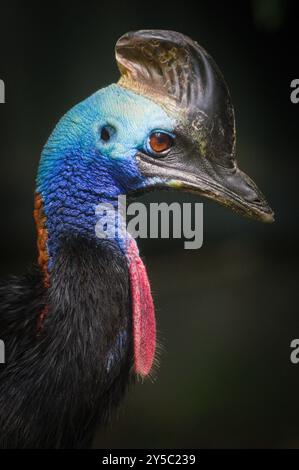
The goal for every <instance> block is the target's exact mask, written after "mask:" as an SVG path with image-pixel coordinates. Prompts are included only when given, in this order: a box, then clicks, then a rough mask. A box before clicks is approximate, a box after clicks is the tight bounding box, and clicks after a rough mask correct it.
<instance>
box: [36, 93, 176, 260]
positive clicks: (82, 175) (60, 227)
mask: <svg viewBox="0 0 299 470" xmlns="http://www.w3.org/2000/svg"><path fill="white" fill-rule="evenodd" d="M107 125H108V126H110V127H111V130H113V132H111V137H110V139H109V141H107V142H105V141H104V140H103V139H102V138H101V130H102V128H103V126H107ZM174 127H175V120H174V119H173V118H171V117H170V116H169V115H168V114H167V113H166V112H165V111H164V110H163V109H162V108H161V107H160V106H158V105H157V104H155V103H154V102H153V101H150V100H148V99H146V98H144V97H142V96H139V95H137V94H135V93H133V92H131V91H129V90H126V89H124V88H122V87H120V86H118V85H110V86H108V87H107V88H104V89H102V90H100V91H98V92H96V93H95V94H93V95H92V96H90V97H89V98H87V99H86V100H85V101H83V102H82V103H79V104H78V105H77V106H75V107H74V108H72V109H71V110H70V111H69V112H68V113H67V114H66V115H65V116H64V117H63V118H62V119H61V120H60V122H59V123H58V124H57V126H56V128H55V129H54V131H53V133H52V135H51V136H50V138H49V140H48V142H47V144H46V146H45V148H44V150H43V152H42V156H41V161H40V166H39V170H38V175H37V193H39V194H40V195H41V196H42V199H43V205H44V212H45V215H46V218H47V221H46V228H47V231H48V246H47V248H48V254H49V259H50V262H49V269H51V264H52V263H53V261H54V259H55V254H56V252H57V249H58V248H59V243H60V240H61V238H62V237H63V236H64V235H65V234H68V233H70V234H75V235H82V236H84V237H87V238H93V239H95V240H96V238H95V225H96V222H97V219H98V217H97V216H96V215H95V208H96V206H97V205H98V204H99V203H100V202H109V203H112V204H113V205H116V204H117V197H118V196H119V195H121V194H127V193H129V192H132V191H135V190H139V189H142V188H144V187H146V186H147V185H149V184H151V183H153V180H150V179H149V178H145V177H144V176H143V175H142V174H141V173H140V171H139V169H138V167H137V164H136V160H135V156H136V153H137V152H138V150H142V149H144V148H145V146H146V142H147V138H148V136H149V134H150V133H151V132H152V131H153V130H164V131H167V132H170V133H171V132H173V129H174ZM155 182H158V181H157V179H155ZM161 182H162V180H161ZM118 242H119V243H120V245H121V241H120V240H118Z"/></svg>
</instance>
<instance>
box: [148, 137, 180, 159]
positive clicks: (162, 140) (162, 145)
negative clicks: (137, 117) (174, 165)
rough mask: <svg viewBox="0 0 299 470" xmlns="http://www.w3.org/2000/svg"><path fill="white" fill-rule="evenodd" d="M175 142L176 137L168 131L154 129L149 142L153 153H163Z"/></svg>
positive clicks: (149, 147)
mask: <svg viewBox="0 0 299 470" xmlns="http://www.w3.org/2000/svg"><path fill="white" fill-rule="evenodd" d="M173 144H174V137H173V136H172V135H171V134H168V133H167V132H162V131H154V132H152V133H151V134H150V136H149V138H148V142H147V147H148V150H149V151H150V152H151V153H155V154H160V155H163V154H165V153H167V152H168V150H169V149H170V148H171V147H172V146H173Z"/></svg>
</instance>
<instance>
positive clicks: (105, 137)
mask: <svg viewBox="0 0 299 470" xmlns="http://www.w3.org/2000/svg"><path fill="white" fill-rule="evenodd" d="M113 134H115V128H114V127H112V126H108V125H107V126H103V127H102V128H101V140H102V141H103V142H109V140H110V139H111V137H112V136H113Z"/></svg>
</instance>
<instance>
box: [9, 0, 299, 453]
mask: <svg viewBox="0 0 299 470" xmlns="http://www.w3.org/2000/svg"><path fill="white" fill-rule="evenodd" d="M0 18H1V28H0V78H1V79H2V80H4V81H5V84H6V101H7V103H6V104H5V105H0V214H1V217H0V220H1V231H0V237H1V239H0V241H1V244H0V259H1V265H0V274H1V276H2V277H4V276H6V275H8V274H10V273H21V272H22V271H24V270H25V269H26V266H27V265H28V264H29V263H31V262H32V261H33V260H34V259H35V256H36V250H35V228H34V224H33V220H32V200H33V196H32V195H33V191H34V184H35V183H34V178H35V172H36V168H37V165H38V161H39V155H40V152H41V149H42V147H43V145H44V143H45V141H46V139H47V137H48V136H49V134H50V132H51V130H52V128H53V126H54V124H55V123H56V121H57V120H58V119H59V118H60V117H61V115H62V114H63V113H64V112H66V111H67V110H68V109H69V108H70V107H71V106H73V105H74V104H76V103H77V102H79V101H81V100H82V99H84V98H86V97H87V96H88V95H90V94H91V93H93V92H94V91H96V90H97V89H99V88H101V87H103V86H105V85H107V84H109V83H111V82H114V81H117V79H118V72H117V67H116V65H115V61H114V44H115V42H116V40H117V39H118V37H119V36H121V35H122V34H123V33H125V32H127V31H129V30H136V29H144V28H161V29H173V30H177V31H181V32H183V33H185V34H188V35H189V36H191V37H192V38H193V39H195V40H197V41H198V42H199V43H200V44H201V45H203V46H204V47H205V48H206V49H207V50H208V51H209V53H210V54H211V55H212V56H213V57H214V59H215V60H216V62H217V63H218V65H219V66H220V68H221V70H222V72H223V74H224V76H225V78H226V81H227V83H228V84H229V87H230V90H231V94H232V98H233V102H234V105H235V110H236V121H237V136H238V155H239V157H238V159H239V164H240V166H241V168H243V169H244V170H246V172H247V173H248V174H249V175H250V176H251V177H253V178H254V180H256V182H257V183H258V185H259V186H260V187H261V189H262V190H263V192H264V193H265V195H266V196H267V199H268V200H269V202H270V204H271V206H272V207H273V208H274V210H275V213H276V222H275V224H273V225H263V224H261V223H258V222H253V221H250V220H247V219H243V218H241V217H239V216H237V215H235V214H232V213H230V212H229V211H227V210H226V209H224V208H222V207H218V206H216V205H215V204H213V203H211V202H208V201H206V200H205V201H203V202H204V245H203V247H202V248H201V249H200V250H198V251H191V250H184V249H183V243H182V242H180V243H178V242H172V241H171V240H160V241H154V240H146V241H142V243H140V245H141V249H142V253H143V254H144V256H145V259H146V262H147V266H148V271H149V276H150V278H151V281H152V287H153V292H154V296H155V302H156V309H157V320H158V328H159V332H160V341H161V343H162V345H163V351H162V354H161V358H160V367H159V370H158V371H157V373H156V374H155V379H154V381H153V382H151V381H146V382H145V383H144V384H141V383H139V384H137V386H136V387H135V388H133V389H132V390H131V391H130V393H129V395H128V397H127V400H126V402H125V404H124V406H123V407H122V409H121V411H120V414H119V418H118V420H115V421H114V422H113V424H112V425H111V426H110V427H109V428H108V429H107V430H106V431H103V432H100V433H99V435H98V437H97V440H96V443H95V446H96V447H110V448H113V447H124V448H126V447H131V448H136V447H154V448H155V447H157V448H159V447H170V448H171V447H181V448H183V447H209V448H213V447H299V400H298V396H299V364H298V365H297V366H296V365H293V364H291V362H290V359H289V356H290V352H291V349H290V342H291V340H292V339H293V338H298V337H299V312H298V288H299V286H298V267H297V265H298V262H299V250H298V242H297V237H298V236H297V230H298V206H297V203H298V187H299V184H298V181H297V179H298V159H299V155H298V117H299V104H298V105H295V104H292V103H291V101H290V91H291V90H290V82H291V80H293V79H294V78H299V64H298V56H299V54H298V52H299V47H298V43H299V32H298V29H297V28H298V7H297V6H296V2H292V1H287V0H255V1H242V2H230V1H223V2H216V1H214V0H210V1H199V0H198V1H196V2H194V3H190V2H188V1H186V0H184V2H176V3H174V2H171V3H167V2H159V3H155V2H154V1H151V2H146V1H140V0H139V1H135V2H129V1H128V2H120V1H116V0H114V1H113V2H101V1H93V2H81V3H80V4H76V3H72V2H64V3H62V4H58V5H57V4H55V2H48V3H40V4H37V3H36V5H35V6H34V7H33V6H31V7H30V4H29V3H28V2H17V1H10V2H9V3H7V4H5V2H1V6H0ZM151 200H155V201H160V200H165V201H170V200H180V201H186V202H187V201H190V200H194V199H192V198H191V197H188V196H184V195H181V194H179V193H171V194H170V193H167V194H164V193H157V194H154V195H152V196H151ZM66 398H67V397H66Z"/></svg>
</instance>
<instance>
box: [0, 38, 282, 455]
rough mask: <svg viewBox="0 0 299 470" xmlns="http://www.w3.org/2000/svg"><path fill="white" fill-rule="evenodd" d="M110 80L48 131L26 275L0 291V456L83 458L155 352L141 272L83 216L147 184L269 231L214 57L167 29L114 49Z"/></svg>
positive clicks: (93, 217) (129, 250) (124, 241)
mask: <svg viewBox="0 0 299 470" xmlns="http://www.w3.org/2000/svg"><path fill="white" fill-rule="evenodd" d="M116 60H117V63H118V66H119V70H120V73H121V78H120V80H119V82H118V84H112V85H110V86H107V87H106V88H104V89H101V90H99V91H98V92H96V93H95V94H93V95H92V96H90V97H89V98H88V99H86V100H85V101H83V102H82V103H80V104H78V105H77V106H75V107H74V108H73V109H71V110H70V111H69V112H68V113H67V114H66V115H65V116H64V117H63V118H62V119H61V120H60V122H59V123H58V124H57V126H56V127H55V129H54V131H53V133H52V135H51V136H50V138H49V140H48V142H47V143H46V145H45V148H44V150H43V152H42V155H41V160H40V165H39V170H38V175H37V185H36V194H35V210H34V216H35V221H36V225H37V235H38V265H37V267H35V268H34V269H32V270H31V271H30V272H28V273H27V274H26V275H25V276H23V277H22V278H12V279H10V280H8V281H7V282H2V283H1V287H0V338H1V339H2V340H3V341H4V343H5V350H6V364H5V365H2V366H1V370H0V443H1V444H0V445H1V447H2V448H84V447H88V446H90V444H91V441H92V438H93V435H94V432H95V430H96V428H97V426H99V425H101V424H104V423H106V422H107V420H108V419H109V416H110V415H111V412H112V411H113V409H114V408H115V407H116V406H117V405H118V403H119V402H120V400H121V398H122V396H123V395H124V393H125V391H126V388H127V386H128V384H129V383H130V382H131V381H132V380H133V379H134V377H135V376H136V375H140V376H142V377H145V376H147V375H148V374H149V373H150V371H151V368H152V365H153V362H154V357H155V348H156V326H155V315H154V306H153V301H152V297H151V292H150V287H149V281H148V278H147V274H146V270H145V267H144V264H143V262H142V260H141V258H140V257H139V253H138V249H137V245H136V243H135V241H134V240H133V238H132V237H131V236H130V235H129V234H128V233H125V234H122V236H115V237H114V238H111V237H107V238H106V239H104V238H98V237H97V236H96V234H95V226H96V223H97V214H96V207H97V205H98V204H99V202H102V203H109V204H112V205H115V204H116V201H117V198H118V196H119V195H128V196H134V195H136V194H139V193H142V192H144V191H149V190H154V189H156V188H160V189H161V188H164V189H170V188H176V189H181V190H184V191H189V192H194V193H198V194H200V195H204V196H206V197H208V198H210V199H214V200H216V201H218V202H220V203H221V204H223V205H225V206H228V207H230V208H232V209H233V210H235V211H237V212H239V213H241V214H244V215H248V216H251V217H254V218H256V219H259V220H262V221H265V222H271V221H272V220H273V213H272V211H271V209H270V208H269V206H268V204H267V202H266V201H265V199H264V197H263V195H262V194H261V192H260V191H259V190H258V188H257V187H256V185H255V184H254V183H253V182H252V180H251V179H250V178H249V177H248V176H247V175H245V174H244V173H243V172H241V171H240V170H239V169H238V167H237V164H236V159H235V152H236V148H235V123H234V112H233V107H232V104H231V99H230V95H229V92H228V89H227V86H226V84H225V82H224V80H223V77H222V75H221V73H220V71H219V69H218V67H217V66H216V65H215V62H214V61H213V59H212V58H211V57H210V56H209V55H208V54H207V53H206V52H205V51H204V50H203V49H202V48H201V47H200V46H199V45H198V44H197V43H196V42H194V41H192V40H191V39H189V38H188V37H186V36H184V35H182V34H179V33H176V32H171V31H153V30H150V31H139V32H133V33H128V34H126V35H124V36H123V37H121V38H120V39H119V41H118V42H117V44H116Z"/></svg>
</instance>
